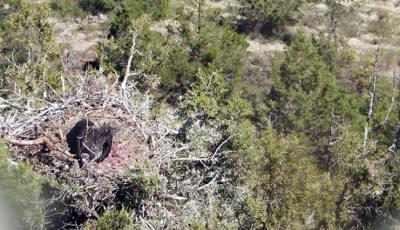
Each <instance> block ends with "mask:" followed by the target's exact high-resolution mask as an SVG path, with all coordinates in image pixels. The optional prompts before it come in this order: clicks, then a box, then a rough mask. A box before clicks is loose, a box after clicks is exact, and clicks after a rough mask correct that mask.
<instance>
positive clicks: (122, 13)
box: [110, 0, 169, 38]
mask: <svg viewBox="0 0 400 230" xmlns="http://www.w3.org/2000/svg"><path fill="white" fill-rule="evenodd" d="M168 5H169V0H151V1H146V0H139V1H123V2H122V4H121V6H120V7H119V8H117V10H116V13H115V16H114V17H113V18H112V19H111V20H110V33H111V35H112V36H113V37H114V38H116V37H119V36H121V34H123V33H126V32H128V33H129V28H130V26H131V23H132V21H133V20H135V19H138V18H140V17H142V16H143V15H150V17H151V19H153V20H159V19H162V18H164V17H165V16H166V12H167V10H168Z"/></svg>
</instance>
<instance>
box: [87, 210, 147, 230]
mask: <svg viewBox="0 0 400 230" xmlns="http://www.w3.org/2000/svg"><path fill="white" fill-rule="evenodd" d="M132 216H133V215H132V213H130V212H128V211H126V210H125V209H121V210H119V211H118V210H115V209H111V210H108V211H106V212H104V213H103V214H102V215H101V217H100V218H99V219H98V220H97V221H96V222H95V223H93V224H89V225H88V226H86V228H87V229H99V230H107V229H116V230H128V229H136V228H134V227H133V223H132ZM137 229H139V228H137Z"/></svg>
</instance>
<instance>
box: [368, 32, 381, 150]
mask: <svg viewBox="0 0 400 230" xmlns="http://www.w3.org/2000/svg"><path fill="white" fill-rule="evenodd" d="M382 41H383V36H381V41H380V43H379V45H378V48H377V49H376V53H375V61H374V64H373V73H372V77H371V80H370V84H369V90H368V93H369V105H368V114H367V121H366V122H365V126H364V140H363V155H366V154H367V152H368V149H367V143H368V133H369V127H370V126H371V124H370V123H371V120H372V116H373V112H374V104H375V92H376V82H377V80H378V60H379V55H380V52H381V43H382Z"/></svg>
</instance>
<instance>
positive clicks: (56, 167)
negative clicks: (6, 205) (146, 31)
mask: <svg viewBox="0 0 400 230" xmlns="http://www.w3.org/2000/svg"><path fill="white" fill-rule="evenodd" d="M64 81H67V86H63V88H65V87H67V88H69V90H70V93H69V94H67V93H60V94H58V93H57V92H56V91H52V92H51V95H52V97H53V98H52V99H48V100H43V99H36V98H34V97H25V96H22V95H18V94H13V95H12V96H11V97H9V99H7V100H5V99H0V100H1V101H0V108H2V109H3V113H2V115H1V117H0V119H1V120H0V122H1V123H0V124H1V133H0V134H1V136H2V137H4V139H5V140H6V141H8V146H9V149H10V152H11V157H12V159H10V160H11V161H16V160H25V161H28V162H30V163H31V165H32V166H33V168H34V169H35V170H36V171H38V172H40V173H41V174H43V175H50V176H54V177H55V178H56V179H57V181H59V182H61V183H62V184H66V185H70V186H72V185H74V186H78V187H79V188H81V194H78V193H76V191H71V192H70V193H69V194H67V195H68V196H70V198H73V196H82V195H83V197H84V199H74V198H73V200H74V202H73V203H72V204H71V205H72V206H74V208H75V209H76V212H77V213H80V215H84V216H86V217H91V216H94V217H96V216H97V215H98V212H99V211H102V210H104V209H105V208H109V206H112V205H118V201H116V199H118V198H117V194H118V190H119V189H121V186H123V185H124V183H125V182H126V179H127V178H126V172H128V171H129V170H131V171H132V170H135V168H134V165H135V164H137V163H138V162H144V161H146V160H148V159H149V156H150V155H151V154H150V152H151V151H150V148H149V136H150V135H154V134H155V133H153V134H152V131H151V130H145V129H144V128H143V127H147V128H149V127H151V124H146V121H145V120H146V119H147V111H148V108H147V107H146V106H148V104H149V103H147V102H149V100H150V99H149V98H148V97H147V96H146V95H145V94H140V95H141V98H140V99H138V98H137V97H138V95H139V94H136V93H135V92H137V90H136V89H135V87H134V86H133V85H130V86H128V87H127V88H126V89H124V90H117V89H115V88H114V87H113V86H112V85H111V84H110V83H109V82H108V81H107V79H106V78H105V77H96V78H94V76H85V77H80V78H75V79H64ZM137 101H140V104H135V102H137ZM82 118H88V119H90V120H91V121H93V122H95V123H98V124H102V123H108V124H109V125H110V126H111V127H112V128H113V130H114V140H113V145H112V150H111V152H110V155H109V156H108V157H107V158H106V159H105V160H104V161H103V162H100V163H96V162H92V163H91V164H90V165H89V166H87V167H85V168H79V165H78V162H77V159H74V158H72V157H71V156H69V155H68V151H69V149H68V145H67V142H66V134H67V133H68V132H69V130H70V129H71V128H72V127H73V126H74V125H75V124H76V123H77V122H78V121H79V120H80V119H82ZM44 140H45V141H44Z"/></svg>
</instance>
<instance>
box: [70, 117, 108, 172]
mask: <svg viewBox="0 0 400 230" xmlns="http://www.w3.org/2000/svg"><path fill="white" fill-rule="evenodd" d="M112 139H113V134H112V128H111V127H110V126H109V125H108V124H103V125H100V126H96V125H95V124H94V123H93V122H92V121H90V120H87V119H82V120H80V121H79V122H78V123H76V124H75V126H74V127H73V128H72V129H71V130H70V131H69V133H68V134H67V142H68V147H69V149H70V153H72V154H74V155H76V158H78V159H79V166H80V167H84V166H85V165H86V164H87V163H89V162H92V161H96V162H101V161H103V160H104V159H105V158H106V157H107V156H108V154H109V153H110V151H111V146H112Z"/></svg>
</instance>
